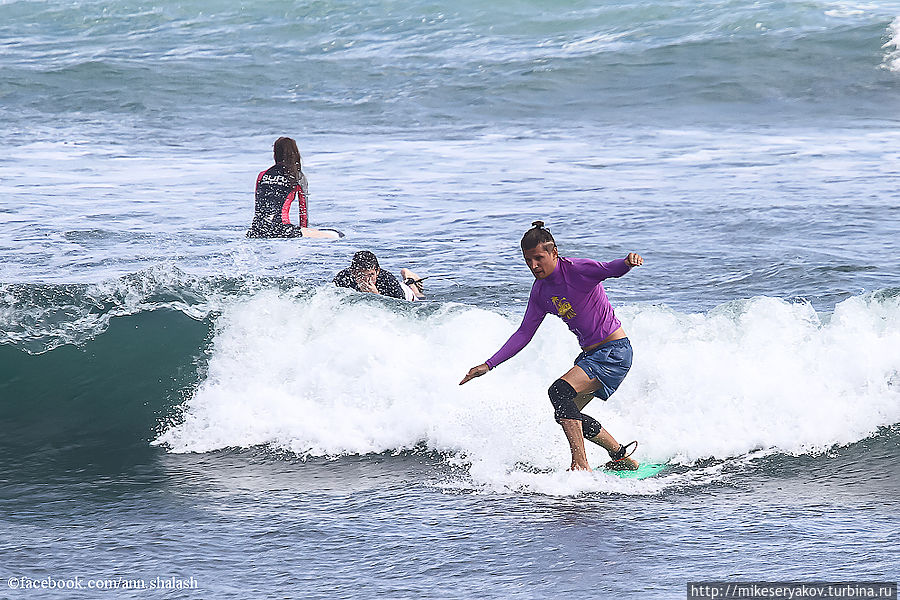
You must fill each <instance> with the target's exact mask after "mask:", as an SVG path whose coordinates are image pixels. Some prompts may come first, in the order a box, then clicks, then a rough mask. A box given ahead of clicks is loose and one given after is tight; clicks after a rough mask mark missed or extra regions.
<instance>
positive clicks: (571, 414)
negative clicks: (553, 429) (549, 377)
mask: <svg viewBox="0 0 900 600" xmlns="http://www.w3.org/2000/svg"><path fill="white" fill-rule="evenodd" d="M547 395H549V396H550V403H551V404H553V416H554V417H556V421H557V423H558V422H559V420H560V419H576V420H578V421H580V420H581V419H582V417H583V415H582V414H581V411H579V410H578V407H577V406H575V396H577V395H578V394H577V393H575V388H573V387H572V386H571V385H569V384H568V382H566V381H564V380H562V379H557V380H556V381H554V382H553V385H551V386H550V389H548V390H547Z"/></svg>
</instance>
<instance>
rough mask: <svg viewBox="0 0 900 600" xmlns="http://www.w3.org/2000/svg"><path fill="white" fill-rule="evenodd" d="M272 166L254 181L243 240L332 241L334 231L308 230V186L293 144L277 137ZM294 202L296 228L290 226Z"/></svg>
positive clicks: (334, 235) (286, 138) (335, 235)
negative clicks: (253, 197) (250, 220)
mask: <svg viewBox="0 0 900 600" xmlns="http://www.w3.org/2000/svg"><path fill="white" fill-rule="evenodd" d="M273 148H274V154H275V164H274V165H272V166H271V167H269V168H268V169H266V170H265V171H263V172H262V173H260V174H259V176H258V177H257V178H256V207H255V212H254V215H253V223H252V224H251V225H250V230H249V231H248V232H247V237H254V238H296V237H315V238H336V237H342V235H341V234H340V232H338V231H337V230H329V229H323V230H318V229H309V228H308V227H307V225H308V218H307V216H306V199H307V189H308V184H307V182H306V175H304V174H303V171H302V170H301V164H300V151H299V150H298V149H297V142H295V141H294V140H293V139H291V138H289V137H280V138H278V139H277V140H275V145H274V147H273ZM294 200H296V201H297V207H298V210H299V212H300V219H299V224H298V225H295V224H293V223H291V217H290V211H291V205H292V204H293V203H294Z"/></svg>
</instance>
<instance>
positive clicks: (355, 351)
mask: <svg viewBox="0 0 900 600" xmlns="http://www.w3.org/2000/svg"><path fill="white" fill-rule="evenodd" d="M618 314H619V316H620V318H621V319H622V321H623V323H624V326H625V328H626V331H627V332H628V333H629V337H630V338H631V340H632V343H633V346H634V348H635V361H634V366H633V368H632V371H631V373H630V374H629V376H628V378H627V379H626V381H625V383H624V384H623V386H622V387H621V388H620V390H619V391H618V392H617V393H616V394H615V396H613V398H612V399H611V400H610V401H608V402H605V403H604V402H601V401H599V400H595V401H594V402H593V403H592V404H590V405H589V407H588V408H587V409H586V411H585V412H587V413H589V414H592V415H594V416H595V417H597V418H598V419H599V420H600V421H601V422H602V423H603V424H604V426H606V427H607V428H608V429H609V430H610V431H611V432H612V433H613V435H615V436H617V437H618V438H619V439H620V440H624V441H628V440H631V439H638V440H640V441H641V447H640V457H641V458H642V459H643V460H651V461H654V462H662V461H673V462H681V463H692V462H693V461H695V460H697V459H700V458H705V457H714V458H719V459H725V458H728V457H746V456H748V455H749V454H750V453H752V452H753V451H755V450H757V449H761V448H775V449H778V450H779V451H781V452H787V453H795V454H797V453H807V452H819V451H822V450H824V449H826V448H829V447H831V446H833V445H835V444H847V443H850V442H854V441H857V440H860V439H862V438H865V437H867V436H869V435H871V434H873V433H874V432H875V431H876V430H877V428H878V427H880V426H885V425H891V424H894V423H897V422H900V392H898V389H897V386H896V385H895V383H892V381H891V379H892V378H894V379H895V381H896V377H897V373H898V371H900V356H898V354H897V352H896V349H897V348H900V300H898V299H897V298H896V297H893V298H890V297H888V298H887V299H882V300H876V299H874V298H873V297H872V296H867V297H858V298H852V299H850V300H847V301H845V302H843V303H841V304H839V305H838V306H837V307H836V309H835V311H834V313H833V315H830V316H826V317H823V316H821V315H818V314H817V313H816V312H815V311H814V310H813V309H812V308H811V307H810V306H809V305H806V304H791V303H787V302H785V301H782V300H778V299H774V298H755V299H751V300H742V301H736V302H734V303H731V304H727V305H723V306H720V307H718V308H717V309H715V310H713V311H711V312H709V313H707V314H685V313H679V312H677V311H674V310H672V309H669V308H666V307H659V306H624V307H621V308H620V309H619V310H618ZM518 318H519V317H518V316H513V317H510V318H507V317H504V316H501V315H499V314H497V313H494V312H491V311H487V310H482V309H478V308H473V307H467V306H458V305H457V306H445V307H443V308H440V309H435V308H434V307H428V306H427V305H422V306H415V305H413V304H406V303H399V302H392V301H390V300H386V299H379V298H375V297H370V296H364V295H360V294H351V293H348V292H345V291H344V290H337V289H331V288H325V289H320V290H317V291H315V292H314V293H312V294H308V295H306V296H299V295H296V294H291V293H288V292H276V291H271V290H270V291H264V292H259V293H257V294H256V295H254V296H252V297H250V298H249V299H246V300H243V301H239V302H237V303H235V304H234V305H233V306H232V307H230V308H228V309H227V310H226V311H225V313H224V314H223V315H222V317H221V318H220V319H219V321H218V324H217V332H216V335H215V338H214V342H213V347H212V355H211V358H210V363H209V373H208V376H207V378H206V380H205V381H204V382H203V383H202V384H201V385H200V386H199V388H198V389H197V390H196V392H195V393H194V395H193V397H192V398H190V399H189V400H188V401H187V402H186V404H185V406H184V420H183V422H181V423H180V424H177V425H173V426H171V427H169V428H168V429H167V430H166V431H165V432H164V433H162V435H160V436H159V438H158V439H157V441H156V443H158V444H165V445H166V446H168V447H169V448H170V449H171V450H172V451H174V452H206V451H211V450H216V449H221V448H226V447H250V446H256V445H268V446H270V447H273V448H277V449H281V450H289V451H292V452H295V453H297V454H299V455H311V456H340V455H348V454H367V453H381V452H399V451H404V450H410V449H414V448H417V447H421V446H424V447H425V448H427V449H428V450H430V451H437V452H441V453H445V454H446V455H447V457H448V460H449V461H450V462H452V463H455V464H457V465H460V466H462V467H463V468H464V469H465V470H466V471H467V473H468V477H469V480H468V482H467V483H466V485H471V486H474V487H475V488H486V489H491V490H507V491H509V490H512V491H516V490H522V489H526V490H530V491H536V492H541V493H563V494H569V493H580V492H582V491H586V490H608V491H619V492H622V493H654V492H655V490H657V489H658V488H659V486H660V485H666V482H667V478H665V477H663V478H661V479H654V480H645V481H641V482H635V481H623V480H619V479H617V478H614V477H610V476H606V475H603V474H599V473H597V474H593V475H584V476H574V477H573V476H571V475H572V474H568V475H566V474H561V473H560V471H562V470H563V469H564V468H565V467H566V466H567V465H568V461H569V457H568V450H567V447H566V444H565V442H564V438H563V436H562V433H561V430H560V429H559V426H558V425H557V424H556V423H555V422H554V421H553V417H552V409H551V408H550V405H549V401H548V400H547V397H546V388H547V387H548V385H549V384H550V383H551V382H552V381H553V380H554V379H556V378H557V377H558V376H559V375H560V374H562V373H563V372H565V371H566V370H567V369H568V368H569V367H570V366H571V361H572V359H573V358H574V356H575V354H576V353H577V352H578V348H577V345H576V343H575V340H574V337H573V336H572V335H571V334H570V333H569V332H568V331H567V330H566V329H565V327H564V326H563V324H562V323H561V322H560V321H559V320H557V319H553V318H551V317H548V319H547V320H546V321H545V322H544V325H543V326H542V327H541V329H540V330H539V332H538V334H537V335H536V337H535V339H534V341H533V342H532V343H531V344H530V345H529V346H528V347H527V348H526V349H525V350H524V351H523V352H521V353H520V354H519V355H518V356H516V357H515V358H513V359H512V360H510V361H509V362H508V363H505V364H504V365H501V366H500V367H498V368H497V369H496V370H494V371H492V372H491V373H489V374H488V375H486V376H484V377H481V378H479V379H476V380H474V381H472V382H470V383H468V384H466V385H465V386H462V387H460V386H459V385H458V382H459V380H460V379H461V378H462V376H463V374H464V373H465V372H466V371H467V370H468V368H469V367H470V366H472V365H474V364H477V363H480V362H482V361H483V360H484V359H485V358H486V357H488V356H490V355H491V354H492V353H493V352H494V351H495V350H496V349H497V348H498V347H499V345H500V344H502V342H503V341H505V339H506V338H507V336H508V335H509V334H510V333H511V332H512V331H513V329H514V328H515V326H516V324H517V321H518ZM589 459H590V460H591V462H592V464H594V465H597V464H600V463H602V462H603V461H604V460H606V458H605V453H604V452H603V451H602V450H600V449H599V448H596V447H594V446H593V445H591V447H590V448H589ZM668 482H669V483H672V484H679V485H680V484H685V483H689V482H688V481H686V480H685V479H684V478H683V477H678V476H673V477H672V478H670V479H669V480H668Z"/></svg>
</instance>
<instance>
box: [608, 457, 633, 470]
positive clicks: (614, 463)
mask: <svg viewBox="0 0 900 600" xmlns="http://www.w3.org/2000/svg"><path fill="white" fill-rule="evenodd" d="M638 466H640V465H638V461H636V460H634V459H633V458H631V457H630V456H629V457H627V458H623V459H622V460H611V461H609V462H608V463H606V465H604V468H605V469H606V470H608V471H637V469H638Z"/></svg>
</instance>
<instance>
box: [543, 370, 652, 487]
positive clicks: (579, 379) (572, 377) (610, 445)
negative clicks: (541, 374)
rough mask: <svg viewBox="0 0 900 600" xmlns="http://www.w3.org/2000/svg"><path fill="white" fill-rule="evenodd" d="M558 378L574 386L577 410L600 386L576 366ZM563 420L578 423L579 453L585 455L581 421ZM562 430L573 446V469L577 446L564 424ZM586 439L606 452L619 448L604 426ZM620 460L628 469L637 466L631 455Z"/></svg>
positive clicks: (591, 398) (585, 462) (585, 403)
mask: <svg viewBox="0 0 900 600" xmlns="http://www.w3.org/2000/svg"><path fill="white" fill-rule="evenodd" d="M560 379H562V380H563V381H565V382H566V383H568V384H569V385H571V386H572V388H574V389H575V391H576V392H577V393H578V396H576V397H575V406H577V407H578V410H581V409H583V408H584V407H585V406H587V403H588V402H590V401H591V400H593V398H594V392H595V391H596V390H597V389H598V388H599V387H600V382H599V381H597V380H594V379H591V378H590V377H588V375H587V373H585V372H584V369H582V368H581V367H578V366H575V367H572V368H571V369H569V372H568V373H566V374H565V375H563V376H562V377H561V378H560ZM563 421H571V422H573V423H576V424H577V425H578V429H577V433H578V437H580V438H581V446H580V449H581V453H582V454H583V455H585V456H586V453H585V450H584V434H583V433H582V429H581V422H580V421H577V420H574V419H563ZM561 424H562V423H561ZM563 431H565V432H566V438H568V439H569V446H570V447H572V448H573V451H572V465H573V466H572V468H573V469H575V468H576V467H575V463H576V460H575V449H576V448H577V445H573V443H572V439H571V437H570V432H569V431H568V430H566V426H565V425H563ZM572 433H573V434H574V433H576V432H575V431H573V432H572ZM588 439H589V440H590V441H591V442H594V443H595V444H597V445H598V446H601V447H602V448H603V449H604V450H606V451H607V452H615V451H616V450H618V449H619V442H617V441H616V438H614V437H613V436H612V434H611V433H609V431H607V430H606V428H605V427H601V428H600V433H598V434H597V435H595V436H593V437H591V438H588ZM621 462H622V463H624V464H623V466H624V467H625V468H626V469H628V470H634V469H637V468H638V462H637V461H636V460H634V459H633V458H631V457H629V458H625V459H623V460H622V461H621ZM584 464H585V465H587V458H585V460H584ZM587 468H590V467H587Z"/></svg>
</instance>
